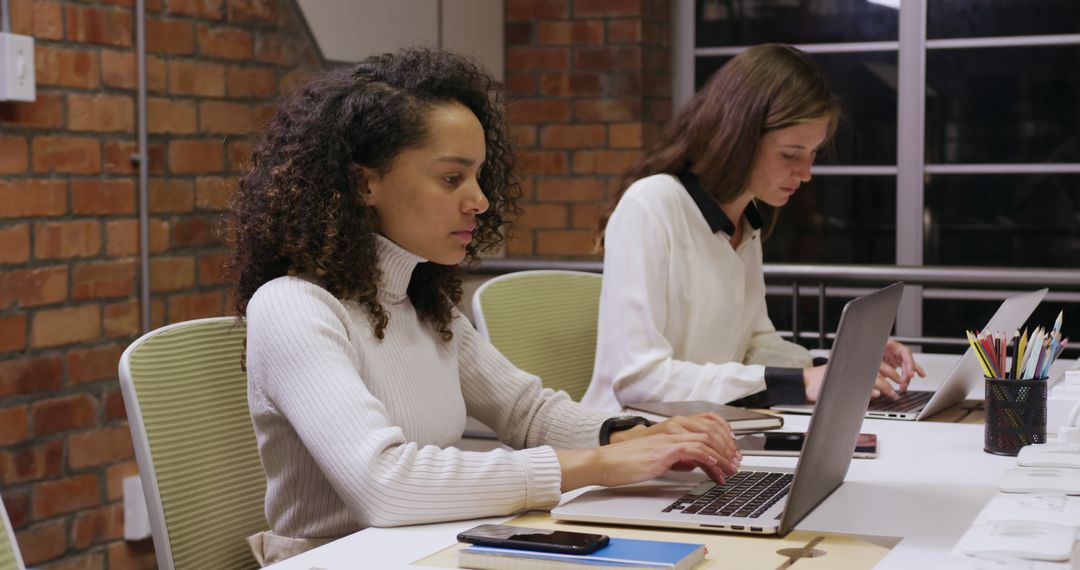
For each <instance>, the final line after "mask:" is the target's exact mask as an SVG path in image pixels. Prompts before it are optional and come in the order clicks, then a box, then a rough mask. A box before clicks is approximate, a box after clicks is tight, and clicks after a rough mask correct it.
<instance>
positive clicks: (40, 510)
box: [31, 428, 127, 519]
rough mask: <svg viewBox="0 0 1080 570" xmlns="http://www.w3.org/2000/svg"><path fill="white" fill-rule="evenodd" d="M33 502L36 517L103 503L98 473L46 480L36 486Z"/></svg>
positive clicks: (50, 515) (49, 515)
mask: <svg viewBox="0 0 1080 570" xmlns="http://www.w3.org/2000/svg"><path fill="white" fill-rule="evenodd" d="M124 429H125V430H126V429H127V428H124ZM68 451H69V452H70V451H75V448H74V446H69V450H68ZM31 503H32V505H33V506H32V511H33V514H34V518H35V519H44V518H48V517H52V516H56V515H59V514H63V513H70V512H72V511H77V510H80V509H85V508H86V507H93V506H96V505H98V504H100V503H101V483H100V481H99V479H98V476H97V475H91V474H86V475H76V476H74V477H69V478H67V479H60V480H58V481H45V482H43V483H38V484H37V485H35V486H34V490H33V498H32V499H31Z"/></svg>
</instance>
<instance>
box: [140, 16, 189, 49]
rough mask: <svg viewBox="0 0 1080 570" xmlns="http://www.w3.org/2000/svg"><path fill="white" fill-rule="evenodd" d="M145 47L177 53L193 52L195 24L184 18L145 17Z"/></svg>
mask: <svg viewBox="0 0 1080 570" xmlns="http://www.w3.org/2000/svg"><path fill="white" fill-rule="evenodd" d="M146 49H147V50H148V51H152V52H162V53H169V54H178V55H192V54H194V53H195V26H194V25H192V23H191V22H189V21H185V20H162V19H159V18H147V19H146Z"/></svg>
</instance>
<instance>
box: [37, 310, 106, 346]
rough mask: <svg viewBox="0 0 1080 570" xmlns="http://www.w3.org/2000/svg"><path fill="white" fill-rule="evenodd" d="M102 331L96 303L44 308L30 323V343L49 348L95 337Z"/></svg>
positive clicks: (99, 311)
mask: <svg viewBox="0 0 1080 570" xmlns="http://www.w3.org/2000/svg"><path fill="white" fill-rule="evenodd" d="M100 335H101V310H100V308H99V307H98V306H97V305H82V306H79V307H64V308H62V309H44V310H40V311H38V312H37V313H35V314H34V318H33V320H32V321H31V323H30V345H31V346H33V347H34V348H49V347H53V346H63V345H65V344H75V343H79V342H86V341H90V340H94V339H96V338H98V337H99V336H100Z"/></svg>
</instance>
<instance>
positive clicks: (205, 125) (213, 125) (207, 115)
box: [199, 101, 254, 134]
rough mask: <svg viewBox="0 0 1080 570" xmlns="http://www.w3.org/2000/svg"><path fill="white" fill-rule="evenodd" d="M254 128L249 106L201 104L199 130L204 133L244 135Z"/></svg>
mask: <svg viewBox="0 0 1080 570" xmlns="http://www.w3.org/2000/svg"><path fill="white" fill-rule="evenodd" d="M253 128H254V122H253V119H252V116H251V106H249V105H243V104H240V103H225V102H221V101H206V102H204V103H201V104H199V130H200V131H202V132H204V133H229V134H243V133H248V132H251V130H252V129H253Z"/></svg>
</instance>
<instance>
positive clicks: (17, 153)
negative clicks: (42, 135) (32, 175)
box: [0, 136, 30, 174]
mask: <svg viewBox="0 0 1080 570" xmlns="http://www.w3.org/2000/svg"><path fill="white" fill-rule="evenodd" d="M29 150H30V145H28V144H27V143H26V139H25V138H23V137H4V136H0V174H18V173H20V172H25V171H26V167H27V165H29V164H30V152H29Z"/></svg>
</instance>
